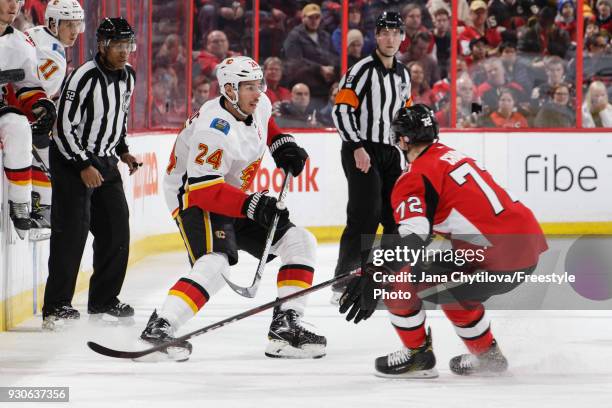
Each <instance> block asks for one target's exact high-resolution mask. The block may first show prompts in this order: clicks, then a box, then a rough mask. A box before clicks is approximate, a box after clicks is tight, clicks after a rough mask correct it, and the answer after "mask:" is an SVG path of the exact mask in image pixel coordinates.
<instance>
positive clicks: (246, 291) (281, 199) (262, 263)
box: [222, 171, 292, 298]
mask: <svg viewBox="0 0 612 408" xmlns="http://www.w3.org/2000/svg"><path fill="white" fill-rule="evenodd" d="M291 177H292V175H291V172H290V171H289V172H287V174H285V179H284V180H283V187H282V188H281V191H280V194H279V196H278V201H277V204H276V206H277V207H278V209H279V210H284V209H285V196H286V195H287V191H289V183H290V181H291ZM279 218H280V215H279V214H278V213H277V214H276V215H275V216H274V220H273V221H272V225H271V226H270V229H269V230H268V236H267V237H266V244H265V246H264V250H263V254H262V255H261V258H259V265H257V272H255V277H254V278H253V283H251V286H247V287H244V288H243V287H242V286H238V285H236V284H235V283H233V282H232V281H230V280H229V279H228V278H227V277H226V276H225V275H223V274H222V276H223V279H225V282H227V284H228V285H229V287H230V288H232V290H233V291H234V292H236V293H238V294H239V295H240V296H244V297H248V298H252V297H255V294H256V293H257V289H258V288H259V282H260V281H261V275H262V274H263V271H264V268H265V267H266V263H268V255H269V254H270V249H271V248H272V241H273V240H274V234H275V233H276V226H277V225H278V220H279Z"/></svg>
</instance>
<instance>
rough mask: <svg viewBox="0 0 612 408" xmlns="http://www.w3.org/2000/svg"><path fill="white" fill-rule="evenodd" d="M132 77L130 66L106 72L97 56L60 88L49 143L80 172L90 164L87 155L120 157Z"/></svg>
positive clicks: (123, 150)
mask: <svg viewBox="0 0 612 408" xmlns="http://www.w3.org/2000/svg"><path fill="white" fill-rule="evenodd" d="M135 80H136V74H135V72H134V69H133V68H132V67H131V66H130V65H126V67H125V69H123V70H119V71H110V70H108V69H106V68H105V67H104V66H103V65H102V62H101V61H100V58H99V55H96V58H95V59H93V60H91V61H87V62H86V63H84V64H83V65H81V66H80V67H78V68H77V69H75V70H74V71H73V72H72V74H70V76H69V77H68V78H67V79H66V81H65V82H64V85H63V86H62V91H61V96H60V101H59V106H58V111H57V123H56V129H55V131H54V132H53V140H54V142H55V143H56V145H57V147H58V149H59V151H60V152H61V154H62V155H63V156H64V157H65V158H66V159H67V160H70V161H71V162H73V163H75V165H76V166H77V168H79V169H80V170H82V169H84V168H86V167H88V166H89V165H91V161H90V160H89V158H88V155H90V156H91V155H93V156H100V157H105V156H111V155H113V154H114V153H116V154H117V155H121V154H123V153H125V152H127V151H128V147H127V144H126V142H125V137H126V133H127V118H128V112H129V109H130V99H131V95H132V91H133V88H134V81H135Z"/></svg>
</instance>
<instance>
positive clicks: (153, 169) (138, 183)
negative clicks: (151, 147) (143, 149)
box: [131, 152, 159, 199]
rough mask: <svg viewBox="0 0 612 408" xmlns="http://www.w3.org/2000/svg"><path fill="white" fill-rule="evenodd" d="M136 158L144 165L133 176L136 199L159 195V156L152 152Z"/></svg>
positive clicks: (141, 154)
mask: <svg viewBox="0 0 612 408" xmlns="http://www.w3.org/2000/svg"><path fill="white" fill-rule="evenodd" d="M134 157H136V159H137V160H138V162H139V163H142V167H140V168H139V169H138V171H137V172H136V173H134V174H133V175H132V176H131V177H132V178H133V179H132V189H133V195H134V198H135V199H137V198H144V197H148V196H154V195H157V192H158V189H159V182H158V180H159V174H158V169H157V155H156V154H155V152H150V153H140V154H135V155H134Z"/></svg>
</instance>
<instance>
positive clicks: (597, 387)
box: [0, 245, 612, 408]
mask: <svg viewBox="0 0 612 408" xmlns="http://www.w3.org/2000/svg"><path fill="white" fill-rule="evenodd" d="M337 250H338V249H337V246H336V245H322V246H320V249H319V267H318V269H317V273H318V275H317V274H315V281H316V282H321V281H323V280H326V279H328V278H329V277H331V275H332V271H333V266H334V262H335V259H336V256H337ZM256 267H257V263H256V260H255V259H254V258H251V257H250V256H248V255H246V254H241V263H240V264H239V265H238V266H237V267H234V269H233V271H232V278H233V279H234V280H235V281H236V282H238V283H241V284H245V285H246V284H248V283H249V282H250V281H251V279H252V277H253V274H254V273H255V269H256ZM277 267H278V264H277V263H276V262H274V263H271V264H269V265H268V267H267V269H266V272H264V278H263V280H262V284H261V287H260V290H259V293H258V294H257V297H256V298H255V299H246V298H241V297H240V296H238V295H236V294H235V293H233V292H232V291H231V290H230V289H229V288H225V289H223V290H222V291H221V292H220V293H218V294H217V295H216V296H214V297H213V298H212V299H211V301H210V302H209V303H208V304H207V305H206V306H205V308H204V310H203V311H202V312H201V313H200V314H199V315H198V316H197V317H196V318H194V319H193V320H192V321H190V322H189V323H188V324H187V325H186V326H185V327H184V328H183V329H182V330H181V331H182V332H186V331H191V330H194V329H196V328H199V327H202V326H204V325H206V324H209V323H212V322H214V321H217V320H220V319H223V318H225V317H227V316H230V315H233V314H235V313H238V312H240V311H243V310H245V309H247V308H250V307H253V306H255V305H259V304H261V303H265V302H267V301H269V300H271V299H273V298H274V297H275V296H276V290H275V276H276V273H275V272H276V269H277ZM187 270H188V263H187V259H186V255H185V254H184V253H171V254H162V255H158V256H152V257H149V258H147V259H145V260H144V261H142V262H140V263H138V264H136V265H135V266H134V267H132V268H131V270H130V272H129V274H128V276H127V278H126V282H125V284H124V288H123V292H122V296H121V300H123V301H125V302H128V303H130V304H131V305H132V306H134V307H135V309H136V325H135V326H133V327H129V328H124V327H107V328H100V327H96V326H92V325H91V324H90V323H88V321H87V314H86V293H81V294H79V295H78V296H77V297H76V299H75V302H74V305H75V306H76V307H77V308H78V309H79V310H81V313H83V315H82V318H81V321H79V323H78V324H77V325H75V326H74V327H73V328H72V329H71V330H67V331H64V332H59V333H46V332H41V331H40V323H41V318H40V316H36V317H34V318H32V319H30V320H29V321H27V322H25V323H23V324H22V325H20V326H19V327H18V328H16V329H14V330H12V331H11V332H7V333H0V386H69V387H70V401H71V403H70V406H72V407H124V406H129V407H131V408H135V407H183V406H190V407H248V406H258V407H284V408H298V407H309V408H312V407H317V408H319V407H321V408H322V407H328V406H329V407H332V406H333V407H340V406H344V407H349V408H352V407H372V408H374V407H393V406H402V407H406V408H418V407H425V408H435V407H444V408H447V407H469V408H475V407H487V408H491V407H503V408H507V407H536V408H544V407H551V408H552V407H554V408H560V407H572V408H574V407H575V406H577V405H578V406H589V407H610V406H612V402H611V401H612V324H611V320H612V313H610V312H588V311H576V312H569V313H568V312H526V311H520V312H517V313H512V312H508V311H493V312H491V317H492V320H493V326H492V327H493V332H494V335H495V336H496V338H497V339H498V341H499V343H500V346H501V347H502V350H503V351H504V353H505V354H506V355H507V357H508V358H509V360H510V365H511V368H510V373H509V374H508V375H507V376H504V377H493V378H463V377H457V376H454V375H453V374H451V373H450V371H449V369H448V360H449V359H450V358H451V357H453V356H454V355H456V354H458V353H462V352H464V351H465V348H464V347H463V344H462V343H461V341H460V340H459V339H458V338H457V336H456V335H455V333H454V331H453V329H452V326H451V325H450V323H449V322H448V321H447V320H446V319H445V318H444V317H443V316H442V315H441V313H440V312H437V311H434V312H428V324H429V325H430V326H431V327H432V331H433V341H434V348H435V352H436V357H437V359H438V370H439V371H440V377H439V378H438V379H434V380H386V379H380V378H377V377H374V375H373V370H374V359H375V358H376V357H378V356H380V355H383V354H387V353H388V352H391V351H395V350H396V349H398V348H399V346H400V343H399V340H398V339H397V336H396V335H395V333H394V331H393V330H392V328H391V326H390V324H389V322H388V320H387V318H386V312H383V311H380V312H377V313H376V314H375V315H374V316H373V318H372V319H370V320H368V321H367V322H365V323H362V324H359V325H357V326H356V325H354V324H352V323H351V324H349V323H347V322H345V321H344V320H343V319H342V318H341V317H340V316H339V315H338V314H337V311H336V309H335V308H334V307H333V306H331V305H330V304H329V298H330V291H329V290H323V291H321V292H319V293H316V294H314V295H313V296H312V297H311V298H310V301H309V308H308V309H307V315H306V320H307V321H309V322H311V323H313V324H315V325H316V326H317V327H318V328H319V330H320V331H321V332H322V333H323V334H325V335H326V336H327V339H328V343H329V346H328V355H327V356H326V357H325V358H323V359H319V360H310V361H296V360H279V359H268V358H266V357H265V356H264V348H265V346H266V343H267V337H266V334H267V330H268V325H269V323H270V316H271V312H270V311H268V312H264V313H262V314H261V315H256V316H253V317H250V318H247V319H246V320H243V321H240V322H237V323H234V324H231V325H229V326H226V327H224V328H221V329H219V330H216V331H214V332H211V333H208V334H205V335H203V336H200V337H197V338H194V339H193V340H192V342H193V345H194V353H193V354H192V356H191V359H190V360H189V361H188V362H186V363H175V362H162V363H136V362H132V361H129V360H116V359H111V358H107V357H104V356H100V355H97V354H95V353H94V352H92V351H91V350H89V349H88V348H87V346H86V345H85V342H86V341H87V340H94V341H97V342H99V343H101V344H103V345H107V346H110V347H117V348H119V347H121V348H127V349H140V346H138V345H137V344H136V343H135V339H136V338H137V337H138V335H139V333H140V331H141V330H142V329H143V327H144V325H145V323H146V321H147V319H148V317H149V315H150V314H151V311H152V310H153V308H155V307H159V306H160V305H161V303H162V301H163V299H164V296H165V294H166V292H167V290H168V288H169V287H170V286H171V285H172V284H173V283H174V282H175V281H176V279H177V278H178V277H179V276H180V275H181V274H183V273H184V272H185V271H187ZM5 405H8V404H5ZM58 405H62V404H54V405H53V406H58ZM0 406H2V403H0ZM10 406H11V407H12V406H13V405H10ZM29 406H38V405H35V404H29ZM43 406H47V405H46V404H43Z"/></svg>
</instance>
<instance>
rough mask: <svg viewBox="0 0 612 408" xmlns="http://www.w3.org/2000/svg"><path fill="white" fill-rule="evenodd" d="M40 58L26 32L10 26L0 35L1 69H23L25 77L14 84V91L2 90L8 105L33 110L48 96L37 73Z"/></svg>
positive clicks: (27, 110)
mask: <svg viewBox="0 0 612 408" xmlns="http://www.w3.org/2000/svg"><path fill="white" fill-rule="evenodd" d="M37 67H38V59H37V57H36V49H35V48H34V44H33V43H32V41H31V40H30V39H29V38H28V37H26V35H25V34H24V33H22V32H21V31H19V30H17V29H16V28H14V27H11V26H8V27H7V28H6V30H5V32H4V34H3V35H1V36H0V70H7V69H23V70H24V71H25V78H24V79H23V80H22V81H19V82H15V83H13V84H11V85H12V88H13V90H14V92H11V94H9V93H8V90H7V89H3V91H2V99H3V100H5V103H6V104H7V105H11V106H15V107H18V108H21V109H22V110H24V111H25V112H30V111H31V106H32V105H33V104H34V103H35V102H36V101H37V100H38V99H40V98H44V97H46V95H45V93H44V90H43V88H42V84H41V82H40V79H39V77H38V74H37Z"/></svg>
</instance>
